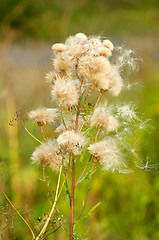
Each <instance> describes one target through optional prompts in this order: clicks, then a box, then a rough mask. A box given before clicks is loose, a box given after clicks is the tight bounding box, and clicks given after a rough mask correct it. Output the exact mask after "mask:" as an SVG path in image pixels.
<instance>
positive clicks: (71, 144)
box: [57, 131, 87, 155]
mask: <svg viewBox="0 0 159 240" xmlns="http://www.w3.org/2000/svg"><path fill="white" fill-rule="evenodd" d="M57 143H58V145H59V147H60V149H61V151H62V153H63V154H66V153H68V152H72V153H73V154H74V155H79V154H81V153H82V149H83V147H84V146H85V145H86V143H87V140H86V137H85V136H84V135H82V134H80V133H75V132H74V131H65V132H63V133H62V134H60V135H59V136H58V138H57Z"/></svg>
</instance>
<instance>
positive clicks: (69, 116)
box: [61, 107, 76, 122]
mask: <svg viewBox="0 0 159 240" xmlns="http://www.w3.org/2000/svg"><path fill="white" fill-rule="evenodd" d="M61 108H62V109H63V110H64V111H65V113H66V114H67V115H68V116H69V118H70V119H71V120H72V121H73V122H75V121H76V120H74V119H73V117H72V116H71V115H70V114H69V113H68V111H67V110H66V109H65V108H64V107H61Z"/></svg>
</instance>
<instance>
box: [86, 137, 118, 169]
mask: <svg viewBox="0 0 159 240" xmlns="http://www.w3.org/2000/svg"><path fill="white" fill-rule="evenodd" d="M88 150H89V151H90V153H91V154H92V155H93V156H94V160H93V161H94V162H97V161H99V162H100V163H101V164H102V165H103V169H104V170H112V171H114V170H115V169H117V170H119V169H120V166H121V165H122V162H121V158H120V150H119V147H118V145H117V142H116V139H114V138H107V139H106V140H104V141H100V142H96V143H93V144H91V145H90V146H89V148H88Z"/></svg>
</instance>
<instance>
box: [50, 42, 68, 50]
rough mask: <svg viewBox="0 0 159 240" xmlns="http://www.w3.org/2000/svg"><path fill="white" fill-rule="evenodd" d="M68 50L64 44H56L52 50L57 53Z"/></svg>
mask: <svg viewBox="0 0 159 240" xmlns="http://www.w3.org/2000/svg"><path fill="white" fill-rule="evenodd" d="M65 49H66V46H65V44H63V43H55V44H54V45H53V46H52V50H54V51H56V52H62V51H64V50H65Z"/></svg>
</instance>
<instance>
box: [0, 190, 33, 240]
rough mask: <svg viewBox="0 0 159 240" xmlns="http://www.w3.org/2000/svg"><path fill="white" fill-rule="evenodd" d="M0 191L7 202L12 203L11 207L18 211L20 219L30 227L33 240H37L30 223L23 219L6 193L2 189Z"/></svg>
mask: <svg viewBox="0 0 159 240" xmlns="http://www.w3.org/2000/svg"><path fill="white" fill-rule="evenodd" d="M0 191H1V193H2V194H3V195H4V196H5V198H6V199H7V201H8V202H9V203H10V205H11V206H12V208H13V209H14V210H15V211H16V213H17V214H18V215H19V217H20V218H21V219H22V220H23V221H24V222H25V224H26V225H27V226H28V228H29V229H30V232H31V234H32V236H33V239H35V235H34V232H33V230H32V228H31V227H30V225H29V223H28V222H27V221H26V220H25V219H24V218H23V217H22V215H21V214H20V213H19V212H18V210H17V209H16V208H15V207H14V205H13V203H12V202H11V201H10V200H9V198H8V197H7V195H6V194H5V193H4V191H3V190H2V188H1V187H0Z"/></svg>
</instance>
